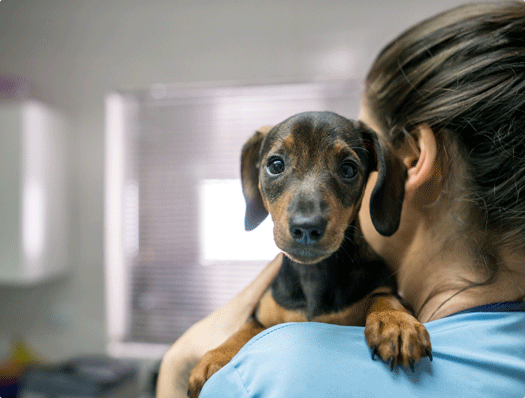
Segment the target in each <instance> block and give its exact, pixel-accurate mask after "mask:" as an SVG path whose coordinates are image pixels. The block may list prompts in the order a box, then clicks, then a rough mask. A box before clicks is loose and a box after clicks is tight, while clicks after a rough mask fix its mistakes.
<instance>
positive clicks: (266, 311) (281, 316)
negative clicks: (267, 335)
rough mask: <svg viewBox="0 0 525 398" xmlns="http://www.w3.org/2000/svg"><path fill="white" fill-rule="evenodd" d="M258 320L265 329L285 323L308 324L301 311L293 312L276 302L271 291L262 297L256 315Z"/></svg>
mask: <svg viewBox="0 0 525 398" xmlns="http://www.w3.org/2000/svg"><path fill="white" fill-rule="evenodd" d="M256 317H257V320H258V321H259V323H260V324H261V325H263V326H264V327H267V328H269V327H271V326H275V325H278V324H280V323H285V322H306V321H307V319H306V317H305V316H304V314H303V313H302V312H301V311H291V310H287V309H285V308H283V307H281V306H280V305H279V304H277V303H276V302H275V300H274V299H273V297H272V292H271V291H270V290H268V291H266V293H265V294H264V295H263V296H262V298H261V301H260V302H259V307H258V308H257V313H256Z"/></svg>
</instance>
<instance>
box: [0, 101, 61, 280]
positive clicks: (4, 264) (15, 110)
mask: <svg viewBox="0 0 525 398" xmlns="http://www.w3.org/2000/svg"><path fill="white" fill-rule="evenodd" d="M66 150H67V147H66V123H65V120H64V118H63V117H62V116H61V115H60V114H59V113H58V112H56V111H54V110H52V109H51V108H49V107H48V106H45V105H43V104H41V103H39V102H36V101H23V102H15V101H0V284H33V283H38V282H41V281H44V280H47V279H50V278H53V277H55V276H58V275H60V274H63V273H64V272H65V270H66V268H67V264H68V255H67V246H68V245H67V226H68V222H67V216H68V211H67V185H66V182H67V181H66V180H67V165H66Z"/></svg>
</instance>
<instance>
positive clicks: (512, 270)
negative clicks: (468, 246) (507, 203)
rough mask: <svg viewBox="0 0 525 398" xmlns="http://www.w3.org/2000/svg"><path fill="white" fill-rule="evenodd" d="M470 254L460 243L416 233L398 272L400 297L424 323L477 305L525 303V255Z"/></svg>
mask: <svg viewBox="0 0 525 398" xmlns="http://www.w3.org/2000/svg"><path fill="white" fill-rule="evenodd" d="M438 242H439V243H438ZM443 242H445V243H443ZM469 252H471V251H469V250H465V245H461V244H458V242H457V241H456V242H454V243H450V241H449V243H446V241H443V240H436V236H435V235H433V236H430V235H429V234H425V233H419V234H417V235H416V238H415V239H414V241H413V242H412V244H411V245H410V247H409V250H408V251H407V252H406V253H405V256H404V258H403V259H402V260H401V261H400V263H398V265H397V270H396V272H397V280H398V285H399V291H400V294H401V295H402V296H403V297H404V298H405V299H406V300H407V301H408V303H410V304H411V305H412V307H413V308H414V311H415V313H416V316H417V318H418V319H419V320H420V321H422V322H428V321H430V320H436V319H440V318H443V317H446V316H448V315H452V314H454V313H456V312H459V311H463V310H466V309H469V308H472V307H476V306H479V305H484V304H491V303H497V302H505V301H516V300H524V298H525V260H524V259H525V253H516V252H514V253H510V252H508V251H507V252H505V251H504V250H500V251H499V252H498V253H497V256H493V255H492V256H490V259H489V258H488V257H489V256H486V255H483V253H479V255H471V256H468V255H466V254H465V253H469ZM494 261H496V263H493V264H489V263H488V262H494ZM484 262H485V264H484ZM490 266H493V267H490ZM491 268H492V269H495V271H492V270H491Z"/></svg>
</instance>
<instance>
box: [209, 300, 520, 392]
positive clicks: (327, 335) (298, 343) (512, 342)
mask: <svg viewBox="0 0 525 398" xmlns="http://www.w3.org/2000/svg"><path fill="white" fill-rule="evenodd" d="M425 326H426V328H427V330H428V332H429V334H430V339H431V342H432V351H433V358H434V359H433V361H432V362H430V360H429V359H428V358H423V359H421V360H420V361H419V362H418V363H417V364H416V369H415V372H412V371H411V370H409V369H403V368H397V369H395V370H394V371H390V370H389V368H388V366H387V365H386V364H385V363H383V362H382V361H380V360H375V361H373V360H372V359H371V357H370V350H369V348H368V346H367V344H366V341H365V337H364V328H362V327H354V326H336V325H328V324H323V323H313V322H307V323H286V324H281V325H277V326H274V327H272V328H270V329H267V330H265V331H264V332H262V333H260V334H259V335H257V336H255V337H254V338H253V339H252V340H250V342H248V344H246V345H245V346H244V347H243V348H242V349H241V351H239V353H238V354H237V355H236V356H235V357H234V358H233V359H232V361H231V362H230V363H229V364H228V365H226V366H225V367H224V368H222V369H221V370H220V371H219V372H217V373H216V374H215V375H213V376H212V377H211V378H210V380H208V382H207V383H206V384H205V385H204V388H203V390H202V392H201V395H200V397H201V398H210V397H212V398H221V397H238V398H241V397H242V398H255V397H257V398H277V397H286V398H292V397H297V398H299V397H300V398H309V397H312V398H313V397H315V398H319V397H330V398H337V397H345V398H348V397H359V398H363V397H432V396H435V397H440V398H441V397H454V398H457V397H467V398H469V397H487V398H497V397H505V398H513V397H514V398H524V397H525V303H500V304H494V305H490V306H483V307H477V308H474V309H471V310H467V311H463V312H461V313H458V314H455V315H452V316H449V317H446V318H443V319H439V320H436V321H432V322H428V323H426V324H425Z"/></svg>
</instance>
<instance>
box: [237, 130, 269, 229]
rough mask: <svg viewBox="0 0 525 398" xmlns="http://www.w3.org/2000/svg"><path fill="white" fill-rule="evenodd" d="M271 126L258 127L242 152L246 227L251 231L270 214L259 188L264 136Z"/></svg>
mask: <svg viewBox="0 0 525 398" xmlns="http://www.w3.org/2000/svg"><path fill="white" fill-rule="evenodd" d="M270 130H271V127H262V128H259V129H257V131H256V132H255V134H254V135H253V136H252V137H251V138H250V139H249V140H248V142H246V144H244V146H243V148H242V154H241V181H242V193H243V195H244V200H245V201H246V215H245V217H244V228H245V229H246V231H251V230H252V229H254V228H255V227H257V226H258V225H259V224H260V223H262V222H263V221H264V219H265V218H266V217H267V216H268V210H266V208H265V207H264V202H263V198H262V196H261V192H260V190H259V154H260V152H261V144H262V142H263V140H264V137H265V136H266V134H267V133H268V131H270Z"/></svg>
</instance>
